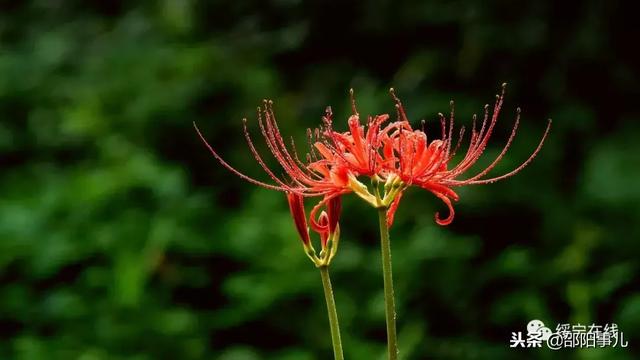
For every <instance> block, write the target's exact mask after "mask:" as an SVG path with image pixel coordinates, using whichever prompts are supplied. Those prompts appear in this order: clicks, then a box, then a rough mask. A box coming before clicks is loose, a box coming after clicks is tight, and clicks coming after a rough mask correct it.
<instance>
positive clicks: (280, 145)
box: [193, 100, 351, 264]
mask: <svg viewBox="0 0 640 360" xmlns="http://www.w3.org/2000/svg"><path fill="white" fill-rule="evenodd" d="M330 113H331V110H330V109H329V108H328V109H327V114H330ZM328 116H330V115H328ZM325 121H328V122H329V123H330V118H328V117H325ZM193 125H194V127H195V129H196V132H197V133H198V136H200V139H201V140H202V141H203V142H204V144H205V145H206V146H207V148H208V149H209V151H210V152H211V154H212V155H213V156H214V157H215V158H216V159H217V160H218V161H219V162H220V163H221V164H222V165H223V166H224V167H225V168H227V169H228V170H230V171H231V172H232V173H234V174H236V175H237V176H239V177H240V178H242V179H244V180H246V181H248V182H250V183H252V184H255V185H259V186H262V187H264V188H267V189H272V190H278V191H283V192H286V194H287V199H288V201H289V209H290V210H291V215H292V217H293V220H294V223H295V225H296V229H297V230H298V233H299V234H300V237H301V239H302V242H303V244H304V246H305V249H307V250H308V249H312V247H311V245H310V239H309V232H308V229H307V225H306V216H305V213H304V206H303V197H311V196H322V197H323V198H322V200H321V201H320V202H319V203H318V204H317V205H316V206H314V207H313V209H312V210H311V213H310V214H309V220H310V221H309V222H310V224H311V228H312V229H313V230H314V231H315V232H317V233H318V234H319V235H320V238H321V242H322V248H323V250H325V249H326V248H327V246H328V245H327V242H328V240H329V238H330V237H331V236H333V237H334V238H336V239H335V241H337V236H336V233H337V224H338V218H339V215H340V208H341V202H340V195H342V194H344V193H347V192H350V191H351V189H350V188H349V187H348V177H349V168H348V167H346V166H344V164H346V163H338V162H336V161H334V159H333V158H332V157H329V158H328V157H326V156H325V158H318V156H317V154H316V153H315V152H313V149H312V152H311V153H308V154H307V163H306V164H305V163H303V162H302V161H300V159H299V157H298V154H297V152H296V151H295V144H294V143H293V139H292V140H291V147H292V150H289V149H288V147H287V146H286V145H285V142H284V139H283V137H282V135H281V133H280V130H279V128H278V124H277V121H276V118H275V114H274V112H273V103H272V102H271V101H267V100H265V101H264V103H263V106H262V107H259V108H258V125H259V127H260V131H261V133H262V136H263V137H264V139H265V142H266V144H267V146H268V148H269V150H270V151H271V153H272V155H273V156H274V157H275V159H276V160H277V161H278V163H279V164H280V166H281V167H282V169H283V170H284V172H285V173H286V175H287V179H282V178H280V177H278V176H276V175H275V174H274V172H273V171H272V170H271V169H270V168H269V167H268V166H267V164H266V163H265V161H264V160H263V158H262V156H261V155H260V154H259V153H258V151H257V150H256V147H255V145H254V143H253V141H252V140H251V136H250V134H249V131H248V129H247V125H246V119H243V127H244V135H245V139H246V141H247V144H248V146H249V149H250V150H251V153H252V154H253V156H254V158H255V159H256V161H257V162H258V164H260V166H261V167H262V168H263V169H264V171H265V172H266V173H267V175H269V177H271V179H272V180H273V181H274V182H275V185H274V184H268V183H265V182H262V181H260V180H256V179H254V178H252V177H249V176H247V175H245V174H243V173H241V172H240V171H238V170H236V169H235V168H234V167H232V166H231V165H229V164H228V163H227V162H226V161H225V160H224V159H223V158H222V157H221V156H220V155H219V154H218V153H217V152H216V151H215V150H214V149H213V147H212V146H211V145H209V143H208V142H207V141H206V140H205V138H204V136H203V135H202V133H201V132H200V130H199V129H198V127H197V126H196V125H195V123H194V124H193ZM308 134H309V142H310V143H311V142H312V139H313V138H314V137H313V134H314V131H311V130H309V131H308ZM315 140H316V143H315V145H316V148H318V150H319V151H320V152H321V155H327V154H328V153H327V152H324V150H326V149H328V148H329V147H332V145H330V144H329V143H327V145H325V146H323V142H322V141H326V139H325V138H324V137H323V136H321V132H320V130H316V131H315ZM322 152H324V154H322ZM312 159H315V161H312ZM323 206H326V207H327V211H326V212H325V211H322V212H321V213H320V215H317V212H318V211H319V210H320V209H321V208H322V207H323ZM332 253H333V254H335V250H333V251H332ZM314 256H315V255H314ZM327 256H329V255H327ZM310 257H311V255H310ZM331 257H333V255H331ZM327 259H328V260H327ZM327 259H324V260H323V259H319V258H317V257H316V258H313V257H312V260H314V262H316V264H318V262H317V261H325V264H328V261H330V258H327ZM316 260H317V261H316Z"/></svg>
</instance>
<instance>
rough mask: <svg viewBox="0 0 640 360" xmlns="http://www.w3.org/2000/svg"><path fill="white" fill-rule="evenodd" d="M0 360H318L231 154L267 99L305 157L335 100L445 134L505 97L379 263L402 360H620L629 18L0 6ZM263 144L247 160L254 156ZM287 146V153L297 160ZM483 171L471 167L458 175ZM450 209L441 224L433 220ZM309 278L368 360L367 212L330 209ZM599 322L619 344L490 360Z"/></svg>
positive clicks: (422, 7) (637, 202)
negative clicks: (452, 184)
mask: <svg viewBox="0 0 640 360" xmlns="http://www.w3.org/2000/svg"><path fill="white" fill-rule="evenodd" d="M0 4H1V6H2V11H0V154H1V157H0V162H1V163H2V168H1V172H0V174H1V175H0V359H83V360H93V359H97V360H98V359H141V360H142V359H225V360H233V359H247V360H252V359H291V360H293V359H329V358H331V342H330V337H329V328H328V321H327V319H326V313H325V304H324V299H323V295H322V287H321V283H320V277H319V274H318V271H317V270H316V269H315V268H314V267H313V265H312V264H311V263H310V262H309V261H308V259H307V258H306V256H305V255H304V253H303V251H302V247H301V245H300V241H299V239H298V237H297V235H296V232H295V230H294V226H293V224H292V220H291V219H290V217H289V214H288V210H287V205H286V201H285V199H284V196H282V194H280V193H276V192H272V191H269V190H265V189H262V188H257V187H255V186H252V185H250V184H247V183H245V182H243V181H241V180H240V179H238V178H237V177H235V176H233V175H232V174H230V173H228V172H227V171H226V170H224V169H223V168H222V167H221V166H219V165H218V164H217V162H216V161H215V159H213V158H212V157H211V156H210V155H209V153H208V152H207V150H206V149H205V147H204V146H203V145H202V143H201V142H200V141H199V139H198V138H197V137H196V134H195V132H194V130H193V128H192V125H191V123H192V122H193V121H196V122H197V123H198V124H199V126H200V127H201V129H202V130H203V132H204V133H205V135H206V136H207V137H208V139H209V141H210V142H211V143H212V144H214V145H215V146H216V148H217V149H218V150H219V151H220V152H221V153H222V154H223V155H224V156H225V157H226V158H227V159H228V160H229V162H231V163H232V164H233V165H235V166H237V167H238V168H239V169H241V170H242V171H245V172H246V173H248V174H250V175H252V176H256V177H259V178H261V179H265V180H266V179H268V178H267V177H266V175H264V174H263V173H262V172H261V170H260V168H259V166H258V165H256V164H255V163H254V161H253V158H252V156H251V154H250V152H249V151H248V149H247V147H246V144H245V143H244V139H243V136H242V123H241V119H242V118H243V117H247V118H248V119H250V128H251V130H252V131H253V133H254V134H255V135H256V136H257V135H259V131H258V128H257V125H256V122H255V108H256V106H258V105H259V104H260V101H261V99H263V98H266V97H269V98H272V99H273V100H274V101H275V111H276V113H277V115H278V117H279V121H280V125H281V130H282V131H283V132H284V134H285V135H286V136H293V137H294V138H296V139H297V140H298V143H299V144H303V143H304V142H303V139H304V134H305V129H306V128H307V127H315V126H317V125H318V124H319V121H320V116H321V115H322V113H323V110H324V107H325V106H327V105H332V106H333V109H334V113H335V114H336V124H338V125H337V127H338V129H340V130H344V129H345V126H344V123H343V122H342V121H343V120H346V117H347V116H348V114H349V111H350V110H349V100H348V89H349V88H350V87H353V88H354V89H355V91H356V94H357V99H358V104H359V110H360V112H361V113H364V114H376V113H392V114H393V112H394V108H393V102H392V101H391V99H390V98H389V96H388V93H387V89H388V88H389V87H390V86H394V87H395V88H396V89H397V91H398V93H399V95H400V96H401V98H402V99H403V101H404V103H405V105H406V107H407V111H408V113H409V116H410V117H411V118H412V119H414V120H415V121H416V123H418V121H419V120H420V119H423V118H424V119H427V120H428V121H431V124H434V123H435V122H436V121H435V120H436V119H437V116H436V114H437V113H438V112H447V111H448V102H449V100H450V99H455V100H456V104H457V105H456V106H457V107H456V111H457V115H458V117H457V118H458V123H459V124H465V123H466V124H468V123H470V119H471V116H472V114H473V113H474V112H478V113H481V111H482V106H483V104H484V103H487V102H492V101H493V96H494V94H495V93H496V92H497V91H498V90H499V87H500V84H501V83H502V82H508V83H509V87H508V88H507V98H506V105H505V108H504V112H503V113H502V115H501V118H500V122H499V123H498V130H497V132H496V134H495V135H494V138H493V139H492V142H491V147H490V149H489V151H488V152H487V154H486V157H485V158H484V160H483V162H482V161H481V162H482V163H483V164H485V165H486V164H488V163H489V162H490V161H491V160H492V156H495V155H496V154H497V152H498V151H499V150H500V149H501V147H502V146H503V144H504V142H505V141H506V139H507V137H508V134H509V131H510V129H511V125H512V123H513V119H514V117H515V108H516V107H517V106H521V107H522V108H523V120H522V124H521V128H520V130H519V134H518V137H517V138H516V141H515V143H514V145H513V148H512V150H511V151H510V152H509V153H508V155H507V156H506V157H505V159H504V161H503V162H502V163H501V165H500V166H499V167H498V168H497V169H496V170H495V172H494V173H495V174H500V173H504V172H507V171H509V170H510V169H512V168H514V167H515V166H517V165H518V164H519V162H521V161H523V160H524V159H526V158H527V157H528V155H529V153H530V151H531V150H533V148H534V147H535V145H536V144H537V141H538V139H539V137H540V136H541V134H542V131H543V130H544V126H545V122H546V119H547V118H549V117H551V118H553V119H554V123H553V128H552V131H551V135H550V138H549V140H548V142H547V143H546V145H545V146H544V148H543V150H542V152H541V154H540V155H539V156H538V158H537V159H536V160H535V161H534V162H533V163H532V164H531V165H530V166H529V167H528V168H526V169H525V170H524V171H523V172H522V173H520V174H519V175H518V176H516V177H513V178H511V179H508V180H505V181H502V182H500V183H497V184H493V185H487V186H476V187H468V188H464V189H462V190H460V195H461V201H460V202H459V203H458V204H457V206H456V210H457V216H456V219H455V221H454V223H453V224H452V225H450V226H448V227H444V228H443V227H440V226H438V225H436V224H435V223H434V221H433V215H434V213H435V212H436V211H438V210H439V211H443V210H444V209H443V205H442V204H441V202H440V201H439V200H437V199H436V198H435V197H434V196H433V195H431V194H430V193H428V192H426V191H420V190H413V191H410V192H409V193H408V194H406V195H405V200H403V203H402V205H401V207H400V210H399V211H398V214H397V220H396V223H395V225H394V227H393V229H392V232H391V236H392V247H393V258H394V260H395V262H394V267H395V268H394V271H395V272H394V275H395V279H396V287H397V288H396V295H397V306H398V316H399V323H398V325H399V334H400V335H399V336H400V346H401V353H402V354H403V355H404V356H405V358H407V359H430V358H433V359H458V358H460V359H467V358H468V359H499V358H514V359H522V358H543V359H546V358H576V359H634V358H638V357H639V356H640V352H638V346H639V345H638V344H640V291H639V289H640V284H639V282H638V274H639V272H640V269H639V267H640V260H639V258H640V256H639V255H640V242H639V241H638V240H640V236H639V235H640V221H638V220H640V190H639V186H638V184H640V155H638V154H640V142H639V141H638V140H637V139H638V137H639V136H640V121H639V120H640V112H639V110H638V107H637V105H638V98H639V95H640V91H639V87H638V84H639V80H640V66H639V64H640V56H639V55H638V53H637V52H636V51H637V41H638V38H640V29H639V26H638V23H637V13H638V10H639V9H638V6H637V5H636V2H632V1H627V2H619V1H611V2H603V1H585V2H574V1H564V2H554V1H536V2H526V3H525V2H508V1H469V2H462V1H453V2H444V1H411V2H402V3H401V2H394V1H378V2H375V3H373V2H372V3H367V4H365V3H364V2H342V3H340V4H334V5H330V4H327V3H323V2H303V1H299V0H278V1H271V2H262V1H248V2H203V1H187V0H185V1H180V0H164V1H144V2H138V3H137V4H135V5H132V4H131V3H130V2H119V1H115V2H114V1H96V0H94V1H77V0H76V1H49V0H38V1H25V2H20V1H17V2H16V1H1V2H0ZM258 142H259V143H260V146H261V149H263V150H264V149H266V147H265V146H264V144H263V143H261V142H260V141H258ZM299 150H301V149H299ZM480 165H482V164H480ZM445 211H446V210H445ZM341 224H342V241H341V249H340V251H339V252H338V254H337V256H336V258H335V259H334V262H333V263H332V267H331V271H332V275H333V282H334V289H335V292H336V301H337V305H338V311H339V313H340V316H341V318H340V321H341V325H342V335H343V342H344V346H345V354H346V356H347V358H348V359H382V358H383V357H382V356H383V354H384V349H385V330H384V329H385V327H384V308H383V297H382V278H381V268H380V267H381V266H380V258H379V256H380V254H379V247H378V238H377V219H376V213H375V211H374V210H373V209H371V208H369V207H368V206H367V205H366V204H365V203H363V202H362V201H360V200H359V199H357V198H355V197H354V196H349V197H346V198H345V199H344V215H343V219H342V222H341ZM532 319H541V320H542V321H544V322H545V323H546V324H547V325H548V326H550V327H552V328H555V325H556V324H558V323H572V324H575V323H582V324H590V323H596V324H601V325H604V324H606V323H612V322H615V323H617V324H618V325H619V327H620V330H622V331H623V332H624V335H625V338H626V339H628V341H629V348H626V349H620V348H615V349H612V348H609V349H604V350H593V349H585V350H581V351H571V350H561V351H558V352H555V353H553V352H551V351H548V350H541V349H521V350H514V349H510V348H509V347H508V346H509V339H510V335H511V332H512V331H525V328H526V324H527V322H528V321H529V320H532Z"/></svg>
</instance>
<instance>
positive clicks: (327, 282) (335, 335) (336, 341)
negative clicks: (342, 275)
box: [320, 266, 344, 360]
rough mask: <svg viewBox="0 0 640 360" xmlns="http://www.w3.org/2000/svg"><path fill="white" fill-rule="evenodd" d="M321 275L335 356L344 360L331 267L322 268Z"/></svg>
mask: <svg viewBox="0 0 640 360" xmlns="http://www.w3.org/2000/svg"><path fill="white" fill-rule="evenodd" d="M320 275H322V286H323V287H324V298H325V300H326V301H327V314H328V315H329V326H330V327H331V342H332V343H333V356H334V358H335V359H336V360H344V355H343V354H342V340H340V325H338V312H337V311H336V301H335V300H334V299H333V290H332V288H331V278H329V267H328V266H320Z"/></svg>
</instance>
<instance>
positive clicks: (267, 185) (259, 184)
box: [193, 122, 290, 191]
mask: <svg viewBox="0 0 640 360" xmlns="http://www.w3.org/2000/svg"><path fill="white" fill-rule="evenodd" d="M193 127H194V128H195V129H196V132H197V133H198V136H199V137H200V140H202V142H203V143H204V144H205V146H206V147H207V148H208V149H209V152H211V155H213V157H214V158H216V160H218V162H219V163H220V164H221V165H222V166H224V167H225V168H226V169H227V170H229V171H231V172H232V173H234V174H235V175H236V176H238V177H240V178H242V179H243V180H246V181H248V182H250V183H252V184H254V185H258V186H262V187H264V188H267V189H271V190H278V191H289V190H290V189H288V188H284V187H281V186H275V185H271V184H267V183H264V182H262V181H259V180H256V179H254V178H251V177H249V176H247V175H245V174H243V173H241V172H240V171H238V170H236V169H235V168H234V167H233V166H231V165H229V164H228V163H227V162H226V161H225V160H224V159H223V158H222V157H221V156H220V155H218V153H217V152H216V151H215V150H213V147H212V146H211V145H209V143H208V142H207V140H206V139H205V138H204V136H203V135H202V133H201V132H200V129H198V126H197V125H196V123H195V122H194V123H193Z"/></svg>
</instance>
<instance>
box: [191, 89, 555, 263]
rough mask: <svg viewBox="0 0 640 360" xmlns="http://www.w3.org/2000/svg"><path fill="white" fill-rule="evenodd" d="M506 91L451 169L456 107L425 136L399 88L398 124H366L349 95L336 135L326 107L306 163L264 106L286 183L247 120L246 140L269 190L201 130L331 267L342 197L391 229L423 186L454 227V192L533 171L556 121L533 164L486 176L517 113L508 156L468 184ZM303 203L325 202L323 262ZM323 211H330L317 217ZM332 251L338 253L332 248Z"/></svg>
mask: <svg viewBox="0 0 640 360" xmlns="http://www.w3.org/2000/svg"><path fill="white" fill-rule="evenodd" d="M505 85H506V84H503V86H502V91H501V93H500V94H499V95H496V101H495V104H494V105H493V107H492V108H490V106H489V105H486V106H485V108H484V115H483V117H482V120H481V121H478V119H477V118H476V116H475V115H474V117H473V123H472V126H471V131H470V136H469V143H468V147H467V148H466V152H464V155H462V156H461V159H460V160H458V161H457V162H456V163H453V162H454V157H455V155H456V154H457V153H458V151H459V150H460V147H461V144H462V141H463V140H464V135H465V128H464V127H461V128H460V129H459V130H457V131H455V130H454V107H453V102H451V111H450V114H449V116H448V118H447V117H445V116H444V115H443V114H439V122H440V127H441V132H440V137H439V138H437V139H430V138H429V137H428V136H427V133H426V131H425V130H424V122H423V127H422V129H414V128H413V127H412V125H411V123H410V121H409V119H408V118H407V114H406V112H405V109H404V107H403V105H402V102H401V101H400V99H398V97H397V96H396V94H395V92H394V90H393V89H391V90H390V93H391V97H392V99H393V100H394V102H395V107H396V113H397V116H396V120H395V121H391V120H390V117H389V115H387V114H381V115H375V116H369V117H367V119H366V122H365V123H364V124H363V123H362V119H361V116H360V114H359V112H358V111H357V108H356V103H355V100H354V96H353V91H351V104H352V114H351V115H350V116H349V118H348V120H347V127H348V131H345V132H339V131H336V130H334V128H333V113H332V111H331V108H330V107H328V108H327V109H326V111H325V115H324V116H323V117H322V125H321V126H320V127H319V128H316V129H313V130H311V129H310V130H308V131H307V137H308V141H309V144H310V149H309V152H308V153H307V154H306V157H305V158H304V159H303V160H301V159H300V157H299V156H298V154H297V152H296V151H295V144H294V143H293V141H291V145H289V146H288V145H287V144H286V143H285V141H284V139H283V137H282V135H281V133H280V130H279V128H278V124H277V121H276V118H275V114H274V111H273V104H272V102H271V101H267V100H265V101H264V103H263V105H262V106H261V107H259V108H258V125H259V128H260V131H261V133H262V136H263V137H264V140H265V142H266V145H267V146H268V148H269V150H270V151H271V153H272V155H273V156H274V158H275V159H276V160H277V161H278V163H279V164H280V166H281V168H282V169H283V170H284V174H285V175H284V176H282V177H278V176H276V175H275V173H274V171H273V170H271V169H270V168H269V167H268V166H267V164H266V162H265V161H264V160H263V158H262V156H261V155H260V154H259V152H258V151H257V150H256V147H255V146H254V143H253V140H252V139H251V136H250V134H249V132H248V130H247V126H246V119H245V120H244V133H245V138H246V141H247V144H248V146H249V149H250V150H251V152H252V153H253V156H254V157H255V159H256V161H257V162H258V164H260V166H261V167H262V168H263V169H264V171H265V172H266V173H267V174H268V176H269V177H270V178H271V179H272V180H273V182H274V183H271V184H269V183H265V182H262V181H259V180H256V179H253V178H250V177H248V176H247V175H245V174H243V173H241V172H239V171H238V170H236V169H235V168H233V167H232V166H230V165H229V164H228V163H227V162H226V161H224V160H223V158H222V157H220V156H219V155H218V153H217V152H216V151H215V150H214V149H213V148H212V147H211V146H210V145H209V144H208V143H207V142H206V140H205V139H204V137H203V136H202V134H201V133H200V131H199V130H198V128H197V127H196V130H197V132H198V135H200V137H201V139H202V140H203V141H204V143H205V144H206V146H207V147H208V148H209V150H210V151H211V153H212V154H213V156H214V157H215V158H216V159H217V160H218V161H219V162H220V163H221V164H222V165H223V166H225V167H226V168H227V169H229V170H230V171H232V172H233V173H235V174H236V175H238V176H239V177H241V178H243V179H245V180H247V181H249V182H251V183H253V184H256V185H260V186H262V187H265V188H269V189H274V190H279V191H283V192H285V193H286V194H287V197H288V200H289V206H290V209H291V213H292V216H293V218H294V221H295V224H296V228H297V230H298V232H299V234H300V236H301V238H302V241H303V244H304V245H305V249H306V251H307V254H308V255H309V256H310V257H311V258H312V260H314V262H315V263H316V264H317V265H318V264H326V263H328V261H330V258H331V257H332V256H333V255H331V256H329V255H328V254H331V253H335V247H333V246H335V245H337V236H335V235H336V234H337V233H339V230H337V229H338V228H339V226H338V225H337V224H338V217H339V213H340V211H339V209H340V196H342V195H344V194H347V193H350V192H353V193H355V194H356V195H358V196H359V197H361V198H362V199H364V200H365V201H367V202H368V203H370V204H371V205H372V206H374V207H376V208H383V209H386V210H387V224H388V225H389V226H390V225H391V224H392V223H393V218H394V214H395V212H396V210H397V208H398V206H399V204H400V201H401V199H402V195H403V193H404V191H405V190H406V189H407V188H409V187H410V186H417V187H420V188H423V189H425V190H428V191H430V192H431V193H433V194H434V195H435V196H436V197H437V198H439V199H440V200H441V201H442V202H443V203H444V204H445V205H446V206H447V208H448V215H447V216H446V217H441V216H440V214H439V213H436V214H435V220H436V222H437V223H438V224H440V225H448V224H450V223H451V222H452V221H453V218H454V214H455V211H454V208H453V202H455V201H458V199H459V196H458V194H457V193H456V192H455V191H454V188H456V187H460V186H464V185H479V184H488V183H493V182H495V181H498V180H502V179H505V178H507V177H510V176H512V175H515V174H516V173H518V172H519V171H521V170H522V169H523V168H524V167H525V166H527V165H528V164H529V163H530V162H531V161H532V160H533V158H534V157H535V156H536V155H537V154H538V152H539V151H540V149H541V147H542V144H543V143H544V140H545V138H546V137H547V134H548V132H549V129H550V126H551V121H550V120H549V123H548V125H547V127H546V130H545V131H544V134H543V135H542V138H541V139H540V142H539V143H538V146H537V147H536V148H535V150H534V151H533V152H532V154H531V155H530V156H529V158H527V159H526V160H525V161H524V162H523V163H522V164H521V165H520V166H518V167H516V168H515V169H513V170H512V171H510V172H508V173H506V174H503V175H500V176H495V177H489V178H487V177H486V175H487V174H488V173H489V172H490V171H491V170H492V169H493V168H494V167H495V166H496V165H497V164H498V162H499V161H500V160H501V159H502V158H503V157H504V155H505V153H506V152H507V150H508V149H509V147H510V145H511V143H512V141H513V139H514V137H515V135H516V131H517V129H518V124H519V121H520V109H518V110H517V114H516V119H515V123H514V126H513V129H512V131H511V135H510V136H509V138H508V140H507V142H506V145H505V146H504V147H503V149H502V151H501V152H500V153H499V154H498V156H497V157H496V158H495V159H494V160H493V161H492V162H491V163H490V164H489V166H487V167H486V168H485V169H483V170H481V171H479V172H477V173H474V174H472V175H471V176H466V177H465V174H466V173H467V172H468V171H469V169H470V168H471V167H472V166H473V165H474V164H475V163H476V162H477V161H478V159H480V157H481V156H482V154H483V152H484V150H485V149H486V147H487V144H488V142H489V139H490V137H491V135H492V134H493V131H494V128H495V125H496V122H497V121H498V115H499V114H500V110H501V108H502V104H503V100H504V90H505ZM478 122H480V124H479V126H478V124H477V123H478ZM362 178H369V179H371V186H367V185H365V184H364V183H362V182H361V181H360V180H359V179H362ZM303 197H318V198H320V200H319V201H318V203H317V204H316V205H315V206H314V207H313V209H312V210H311V212H310V214H309V223H310V224H311V228H312V229H313V230H314V231H315V232H317V233H318V234H319V235H320V238H321V242H322V246H323V251H322V252H321V256H320V258H318V257H316V258H314V256H315V254H314V251H313V248H312V247H311V245H310V239H309V233H308V229H307V220H306V218H307V217H306V215H305V212H304V207H303ZM323 207H326V208H327V211H326V212H324V211H323V212H321V213H320V214H318V211H320V209H322V208H323ZM330 240H331V241H330ZM332 242H333V243H334V244H331V243H332ZM328 244H329V245H331V246H332V247H328ZM323 257H324V258H323Z"/></svg>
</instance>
